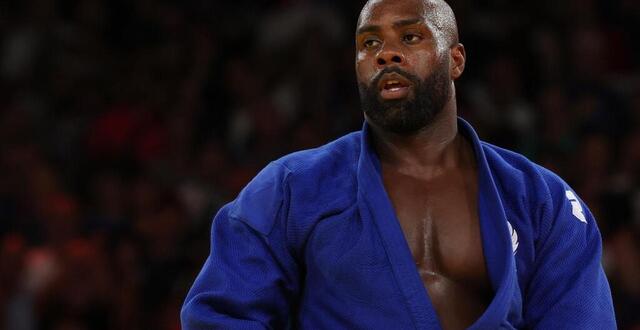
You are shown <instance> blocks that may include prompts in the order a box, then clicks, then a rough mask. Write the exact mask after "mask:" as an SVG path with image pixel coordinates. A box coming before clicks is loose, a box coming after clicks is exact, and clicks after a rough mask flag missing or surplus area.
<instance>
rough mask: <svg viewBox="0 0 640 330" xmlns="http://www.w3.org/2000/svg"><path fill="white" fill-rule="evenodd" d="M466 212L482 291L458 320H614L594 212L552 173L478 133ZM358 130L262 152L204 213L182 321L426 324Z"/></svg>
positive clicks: (561, 324) (542, 324)
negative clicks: (225, 198)
mask: <svg viewBox="0 0 640 330" xmlns="http://www.w3.org/2000/svg"><path fill="white" fill-rule="evenodd" d="M458 124H459V125H458V126H459V130H460V132H461V133H462V134H464V135H465V136H466V137H467V138H468V139H469V140H470V141H471V142H472V144H473V148H474V151H475V155H476V160H477V162H478V190H479V191H478V211H479V212H478V215H479V219H480V229H481V236H482V246H483V249H484V256H485V261H486V265H487V271H488V273H489V277H490V280H491V284H492V287H493V291H494V294H495V296H494V298H493V300H492V302H491V304H490V305H489V306H488V308H487V310H486V311H485V312H484V313H483V314H482V316H481V317H480V318H479V319H478V320H477V321H476V322H475V323H474V324H473V325H472V326H471V329H522V328H527V329H615V327H616V325H615V318H614V313H613V305H612V302H611V293H610V289H609V284H608V282H607V279H606V277H605V274H604V272H603V269H602V266H601V264H600V258H601V254H602V244H601V239H600V233H599V231H598V228H597V226H596V222H595V220H594V218H593V216H592V215H591V213H590V212H589V210H588V209H587V207H586V206H585V205H584V203H583V202H582V201H581V200H580V199H578V197H577V196H576V194H575V193H574V192H573V190H571V188H570V187H569V186H568V185H567V184H566V183H565V182H564V181H562V180H561V179H560V178H559V177H558V176H556V175H555V174H553V173H551V172H550V171H548V170H546V169H544V168H542V167H540V166H538V165H536V164H534V163H532V162H530V161H529V160H527V159H526V158H525V157H523V156H521V155H518V154H516V153H513V152H511V151H508V150H505V149H501V148H499V147H496V146H493V145H490V144H488V143H485V142H482V141H480V140H479V139H478V136H477V135H476V133H475V132H474V130H473V128H472V127H471V126H470V125H469V124H468V123H466V122H465V121H464V120H462V119H459V120H458ZM369 135H370V129H369V127H368V126H367V125H366V124H365V125H364V128H363V130H362V131H361V132H355V133H351V134H349V135H346V136H344V137H342V138H340V139H338V140H336V141H334V142H331V143H329V144H327V145H325V146H322V147H319V148H316V149H312V150H306V151H301V152H297V153H293V154H290V155H288V156H285V157H284V158H281V159H279V160H277V161H274V162H272V163H271V164H269V165H268V166H267V167H266V168H265V169H264V170H262V171H261V172H260V173H259V174H258V175H257V176H256V177H255V178H254V179H253V180H252V181H251V182H250V183H249V184H248V185H247V186H246V187H245V188H244V190H243V191H242V192H241V193H240V194H239V196H238V197H237V198H236V200H234V201H233V202H231V203H229V204H227V205H225V206H224V207H222V208H221V209H220V211H219V212H218V214H217V215H216V216H215V218H214V220H213V227H212V234H211V253H210V255H209V257H208V258H207V260H206V262H205V264H204V266H203V268H202V271H201V272H200V274H199V275H198V277H197V279H196V280H195V283H194V284H193V287H192V288H191V290H190V291H189V293H188V295H187V297H186V300H185V302H184V306H183V308H182V312H181V319H182V326H183V329H185V330H192V329H264V328H272V329H283V328H288V327H289V328H303V329H440V328H441V326H440V324H439V322H438V317H437V315H436V313H435V309H434V308H433V306H432V304H431V302H430V300H429V296H428V293H427V290H426V289H425V287H424V285H423V283H422V280H421V279H420V276H419V274H418V271H417V268H416V265H415V262H414V260H413V257H412V255H411V251H410V249H409V246H408V245H407V242H406V240H405V238H404V235H403V232H402V229H401V227H400V225H399V223H398V220H397V218H396V215H395V212H394V210H393V206H392V204H391V202H390V200H389V197H388V196H387V194H386V192H385V189H384V186H383V183H382V179H381V172H380V163H379V160H378V158H377V156H376V154H375V152H374V150H373V148H372V146H371V144H370V138H369Z"/></svg>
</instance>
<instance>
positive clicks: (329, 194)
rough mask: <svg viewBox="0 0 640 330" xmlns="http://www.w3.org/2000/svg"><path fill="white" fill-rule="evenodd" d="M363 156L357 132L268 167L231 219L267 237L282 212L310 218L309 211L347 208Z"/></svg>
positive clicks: (240, 198)
mask: <svg viewBox="0 0 640 330" xmlns="http://www.w3.org/2000/svg"><path fill="white" fill-rule="evenodd" d="M359 150H360V133H359V132H355V133H350V134H347V135H345V136H343V137H341V138H339V139H337V140H334V141H332V142H330V143H327V144H325V145H323V146H321V147H318V148H314V149H308V150H302V151H298V152H294V153H291V154H289V155H286V156H284V157H282V158H280V159H277V160H275V161H273V162H271V163H269V164H268V165H267V166H266V167H265V168H264V169H262V170H261V171H260V172H259V173H258V174H257V175H256V176H255V177H254V178H253V179H252V180H251V181H250V182H249V183H248V184H247V185H246V186H245V187H244V189H242V191H241V192H240V194H239V195H238V197H237V198H236V199H235V200H234V201H233V202H232V203H231V211H230V216H232V217H234V218H236V219H239V220H243V221H244V222H246V223H247V224H249V225H250V226H251V227H253V228H254V229H256V230H257V231H259V232H261V233H263V234H266V233H268V232H270V230H271V228H272V227H273V224H274V215H276V214H278V213H280V212H284V213H286V214H288V215H290V216H291V215H292V214H291V213H299V212H303V213H305V214H307V215H308V213H309V212H310V210H311V209H313V210H316V211H318V212H321V211H322V210H336V209H344V208H346V207H347V206H348V205H349V204H350V203H352V202H353V198H354V197H353V196H355V194H352V192H353V191H355V171H356V168H357V162H358V158H359ZM336 196H339V197H340V198H336ZM293 216H295V214H293ZM307 218H308V217H307Z"/></svg>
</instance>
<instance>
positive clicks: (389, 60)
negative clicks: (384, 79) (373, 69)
mask: <svg viewBox="0 0 640 330" xmlns="http://www.w3.org/2000/svg"><path fill="white" fill-rule="evenodd" d="M404 61H405V58H404V54H402V53H401V52H399V51H398V50H396V49H393V48H387V49H383V50H381V51H380V52H379V53H378V56H377V58H376V62H377V64H378V66H387V65H394V64H395V65H398V64H404Z"/></svg>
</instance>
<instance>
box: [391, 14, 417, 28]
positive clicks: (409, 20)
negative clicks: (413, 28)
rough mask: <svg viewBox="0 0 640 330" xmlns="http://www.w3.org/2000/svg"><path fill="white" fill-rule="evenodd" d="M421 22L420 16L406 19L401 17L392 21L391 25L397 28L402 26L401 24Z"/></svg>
mask: <svg viewBox="0 0 640 330" xmlns="http://www.w3.org/2000/svg"><path fill="white" fill-rule="evenodd" d="M421 22H422V18H420V17H416V18H408V19H403V20H399V21H395V22H393V27H394V28H398V27H402V26H407V25H413V24H418V23H421Z"/></svg>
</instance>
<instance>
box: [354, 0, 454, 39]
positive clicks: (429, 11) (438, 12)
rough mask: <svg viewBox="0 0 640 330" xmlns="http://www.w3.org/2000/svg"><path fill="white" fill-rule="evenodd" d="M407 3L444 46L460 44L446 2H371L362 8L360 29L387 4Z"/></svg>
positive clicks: (378, 0)
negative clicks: (435, 33)
mask: <svg viewBox="0 0 640 330" xmlns="http://www.w3.org/2000/svg"><path fill="white" fill-rule="evenodd" d="M399 2H405V3H407V4H409V5H412V6H415V11H416V14H417V15H419V16H420V17H421V18H422V19H424V22H425V24H427V25H429V26H431V27H432V28H434V30H435V32H437V33H438V37H439V38H440V39H441V41H442V42H443V44H444V45H447V46H449V47H451V46H454V45H456V44H457V43H458V42H459V40H458V39H459V37H458V23H457V22H456V17H455V14H454V13H453V10H452V9H451V7H450V6H449V4H448V3H447V2H446V1H444V0H369V1H367V3H366V4H365V5H364V7H363V8H362V11H361V12H360V16H359V18H358V27H360V26H362V24H364V23H365V22H366V21H368V20H369V18H370V17H371V16H372V15H373V14H374V13H375V12H376V11H379V10H382V8H383V7H384V5H386V4H398V3H399Z"/></svg>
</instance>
